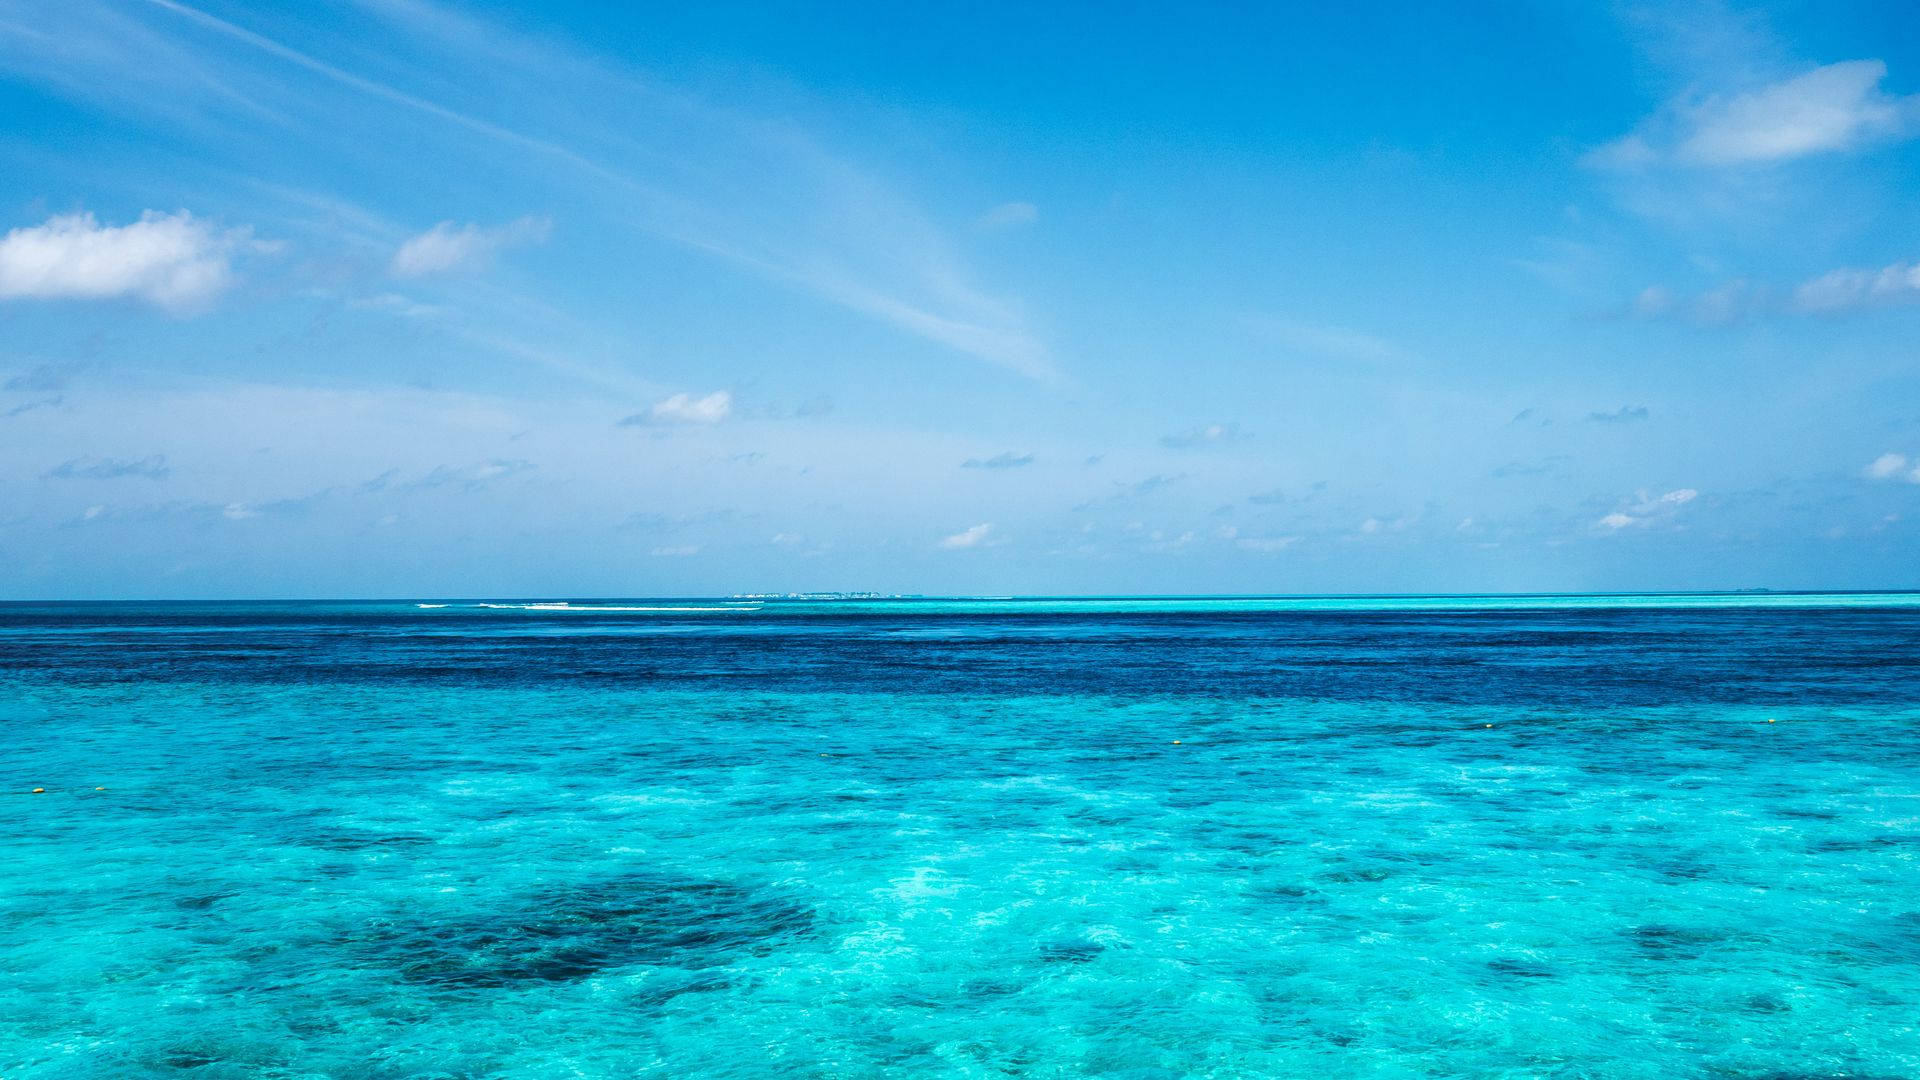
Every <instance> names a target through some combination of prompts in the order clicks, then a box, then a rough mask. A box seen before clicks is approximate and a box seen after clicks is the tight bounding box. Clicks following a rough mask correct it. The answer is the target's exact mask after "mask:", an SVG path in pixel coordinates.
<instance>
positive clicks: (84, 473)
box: [41, 454, 172, 480]
mask: <svg viewBox="0 0 1920 1080" xmlns="http://www.w3.org/2000/svg"><path fill="white" fill-rule="evenodd" d="M170 472H172V470H171V469H169V468H168V467H167V456H166V455H165V454H151V455H148V456H147V457H143V458H91V457H79V458H74V459H72V460H71V461H63V462H61V463H60V464H58V465H55V466H54V467H53V468H51V469H49V470H47V471H46V472H45V473H42V474H41V478H42V479H46V480H118V479H120V478H122V477H128V476H136V477H140V478H142V479H146V480H161V479H164V478H165V477H166V476H167V475H168V474H169V473H170Z"/></svg>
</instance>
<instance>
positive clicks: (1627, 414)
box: [1587, 405, 1652, 424]
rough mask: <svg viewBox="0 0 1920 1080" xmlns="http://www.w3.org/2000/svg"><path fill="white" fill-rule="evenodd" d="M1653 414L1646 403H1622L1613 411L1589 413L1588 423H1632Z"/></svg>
mask: <svg viewBox="0 0 1920 1080" xmlns="http://www.w3.org/2000/svg"><path fill="white" fill-rule="evenodd" d="M1651 415H1652V413H1650V412H1648V411H1647V407H1646V406H1645V405H1622V406H1620V407H1619V408H1617V409H1615V410H1613V411H1612V412H1590V413H1588V414H1587V423H1589V424H1631V423H1633V422H1634V421H1635V420H1645V419H1646V418H1647V417H1649V416H1651Z"/></svg>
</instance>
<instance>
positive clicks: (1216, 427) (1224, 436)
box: [1160, 424, 1246, 450]
mask: <svg viewBox="0 0 1920 1080" xmlns="http://www.w3.org/2000/svg"><path fill="white" fill-rule="evenodd" d="M1244 438H1246V435H1244V434H1242V433H1241V431H1240V425H1239V424H1206V425H1203V426H1201V427H1197V428H1189V429H1187V430H1186V431H1180V432H1175V433H1174V434H1172V435H1164V436H1161V438H1160V445H1161V446H1165V447H1168V448H1170V449H1174V450H1192V449H1197V448H1200V447H1206V446H1225V445H1227V444H1228V443H1233V442H1238V441H1240V440H1241V439H1244Z"/></svg>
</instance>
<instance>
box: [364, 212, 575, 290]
mask: <svg viewBox="0 0 1920 1080" xmlns="http://www.w3.org/2000/svg"><path fill="white" fill-rule="evenodd" d="M551 229H552V226H551V223H550V222H548V220H547V219H546V218H537V217H523V218H520V219H519V220H517V221H510V222H508V223H507V224H505V225H497V226H491V227H489V226H484V225H476V224H473V223H472V222H468V223H467V224H465V225H455V224H454V223H453V222H451V221H442V222H440V223H439V224H438V225H435V226H434V227H433V228H431V229H428V230H427V231H426V232H423V233H421V234H419V235H418V236H414V237H411V238H410V239H408V240H407V241H406V242H405V243H403V244H401V245H400V248H399V250H397V251H395V252H394V253H393V261H392V262H391V263H390V264H389V266H388V270H389V271H390V272H391V273H392V274H393V276H394V277H400V278H419V277H429V276H432V275H435V274H450V273H464V272H471V271H474V270H479V269H481V268H483V267H485V266H486V265H487V264H488V263H490V262H492V261H493V257H494V256H495V255H496V254H498V253H500V252H502V251H505V250H506V249H508V248H512V247H520V246H523V245H526V244H538V243H542V242H544V241H545V240H546V238H547V234H548V233H549V232H550V231H551Z"/></svg>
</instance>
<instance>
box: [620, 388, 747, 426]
mask: <svg viewBox="0 0 1920 1080" xmlns="http://www.w3.org/2000/svg"><path fill="white" fill-rule="evenodd" d="M732 412H733V395H732V394H731V393H729V392H728V391H725V390H715V391H714V392H713V393H711V394H708V395H706V396H705V397H694V396H693V395H692V394H685V393H681V394H675V395H673V396H672V397H670V398H666V399H664V400H662V401H656V402H654V403H653V406H652V407H651V408H649V409H648V410H647V411H646V412H643V413H634V414H633V415H632V416H629V417H627V418H626V419H624V420H622V421H620V423H621V424H622V425H624V426H627V427H633V426H636V425H641V424H717V423H719V422H720V421H722V420H725V419H726V418H727V417H728V416H729V415H731V414H732Z"/></svg>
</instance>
